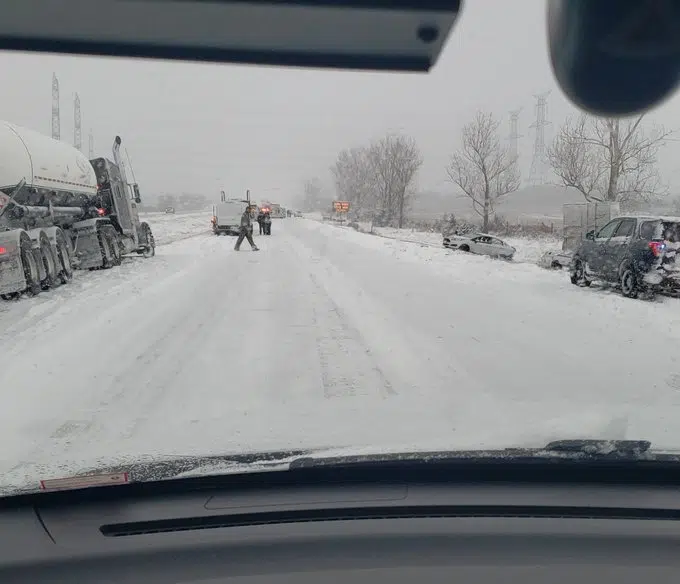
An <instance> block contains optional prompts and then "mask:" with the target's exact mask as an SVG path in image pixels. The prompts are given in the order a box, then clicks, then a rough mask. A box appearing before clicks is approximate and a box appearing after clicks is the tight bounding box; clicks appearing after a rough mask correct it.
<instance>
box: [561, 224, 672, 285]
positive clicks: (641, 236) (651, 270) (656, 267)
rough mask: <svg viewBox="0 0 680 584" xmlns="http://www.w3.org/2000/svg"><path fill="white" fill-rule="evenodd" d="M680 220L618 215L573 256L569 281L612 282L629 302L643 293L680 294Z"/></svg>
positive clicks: (593, 234) (591, 232) (582, 244)
mask: <svg viewBox="0 0 680 584" xmlns="http://www.w3.org/2000/svg"><path fill="white" fill-rule="evenodd" d="M678 249H680V219H676V218H665V217H617V218H616V219H612V220H611V221H610V222H609V223H607V224H606V225H605V226H604V227H602V228H601V229H600V230H599V231H597V232H594V231H590V232H588V233H587V234H586V239H585V240H584V241H583V242H582V243H581V245H580V247H579V248H578V250H577V251H576V253H575V254H574V257H573V260H572V263H571V268H570V275H571V283H572V284H575V285H577V286H590V283H591V282H592V281H593V280H603V281H606V282H614V283H617V284H619V285H620V286H621V292H622V293H623V295H624V296H627V297H629V298H636V297H637V296H638V294H639V293H640V292H646V293H652V294H653V293H654V292H665V293H670V294H674V295H677V294H678V292H679V291H680V264H679V265H678V266H676V265H675V257H676V253H677V250H678Z"/></svg>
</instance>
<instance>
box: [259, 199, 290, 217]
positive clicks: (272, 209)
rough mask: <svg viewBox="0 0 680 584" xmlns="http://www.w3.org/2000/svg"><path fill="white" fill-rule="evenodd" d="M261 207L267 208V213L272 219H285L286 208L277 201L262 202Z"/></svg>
mask: <svg viewBox="0 0 680 584" xmlns="http://www.w3.org/2000/svg"><path fill="white" fill-rule="evenodd" d="M262 209H268V210H269V215H270V216H271V218H272V219H285V218H286V209H285V208H283V207H282V206H281V205H279V204H278V203H270V202H266V203H262Z"/></svg>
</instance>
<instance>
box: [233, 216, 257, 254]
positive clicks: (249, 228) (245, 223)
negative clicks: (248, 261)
mask: <svg viewBox="0 0 680 584" xmlns="http://www.w3.org/2000/svg"><path fill="white" fill-rule="evenodd" d="M244 239H247V240H248V243H249V244H250V247H252V248H253V251H259V248H258V247H257V246H256V245H255V242H254V241H253V220H252V218H251V217H250V205H248V206H247V207H246V210H245V211H244V212H243V215H241V226H240V228H239V233H238V239H237V240H236V245H235V246H234V250H235V251H239V250H240V249H241V244H242V243H243V240H244Z"/></svg>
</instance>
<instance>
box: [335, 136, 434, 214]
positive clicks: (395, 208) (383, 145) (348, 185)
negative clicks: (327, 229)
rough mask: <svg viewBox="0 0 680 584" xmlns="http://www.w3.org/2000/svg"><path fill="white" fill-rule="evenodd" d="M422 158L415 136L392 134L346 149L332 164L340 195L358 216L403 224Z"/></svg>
mask: <svg viewBox="0 0 680 584" xmlns="http://www.w3.org/2000/svg"><path fill="white" fill-rule="evenodd" d="M421 164H422V158H421V156H420V151H419V150H418V147H417V145H416V143H415V140H413V138H410V137H407V136H403V135H399V134H390V135H387V136H385V137H384V138H383V139H382V140H378V141H376V142H373V143H372V144H370V145H369V146H366V147H359V148H351V149H348V150H343V151H342V152H340V154H339V155H338V158H337V160H336V161H335V164H334V165H333V167H332V168H331V172H332V174H333V177H334V178H335V187H336V191H337V193H338V197H339V198H341V199H343V200H346V201H349V202H350V204H351V209H353V213H354V214H355V215H356V216H358V217H365V218H367V217H370V218H371V219H375V218H379V220H380V221H381V222H384V223H395V224H396V225H398V226H399V227H402V226H403V222H404V214H405V212H406V210H407V208H408V203H409V200H410V198H412V196H413V183H414V181H415V177H416V174H417V172H418V169H419V168H420V165H421Z"/></svg>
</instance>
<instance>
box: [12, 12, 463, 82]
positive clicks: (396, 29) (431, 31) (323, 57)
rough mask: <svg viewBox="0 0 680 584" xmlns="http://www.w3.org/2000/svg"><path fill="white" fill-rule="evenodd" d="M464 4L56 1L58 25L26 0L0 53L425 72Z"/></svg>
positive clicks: (52, 18)
mask: <svg viewBox="0 0 680 584" xmlns="http://www.w3.org/2000/svg"><path fill="white" fill-rule="evenodd" d="M461 4H462V0H398V1H395V0H361V1H357V0H315V1H314V2H311V1H309V0H307V1H304V2H301V1H300V0H270V1H263V0H232V1H230V0H220V1H217V0H214V1H211V2H209V1H206V0H174V1H173V2H159V1H156V0H135V1H134V2H120V1H118V0H98V1H97V2H95V3H92V2H84V3H83V1H82V0H62V1H61V2H60V3H59V11H58V16H59V18H58V25H56V26H55V24H56V23H55V17H54V14H55V12H54V7H55V3H54V0H32V1H31V2H12V5H11V9H5V10H3V12H2V19H0V50H17V51H42V52H61V53H80V54H90V55H102V54H103V55H115V56H117V57H140V58H147V59H179V60H195V61H204V62H205V61H213V62H226V63H243V64H259V65H278V66H286V67H314V68H334V69H355V70H356V69H363V70H383V71H390V70H391V71H420V72H425V71H428V70H429V69H430V68H431V67H432V66H434V64H435V62H436V61H437V58H438V57H439V54H440V53H441V51H442V48H443V47H444V44H445V43H446V41H447V38H448V36H449V33H450V32H451V29H452V28H453V26H454V23H455V22H456V20H457V19H458V15H459V13H460V11H461ZM189 22H190V23H191V26H187V23H189ZM130 23H137V24H138V25H139V26H131V25H130ZM140 23H153V26H141V25H140Z"/></svg>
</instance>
